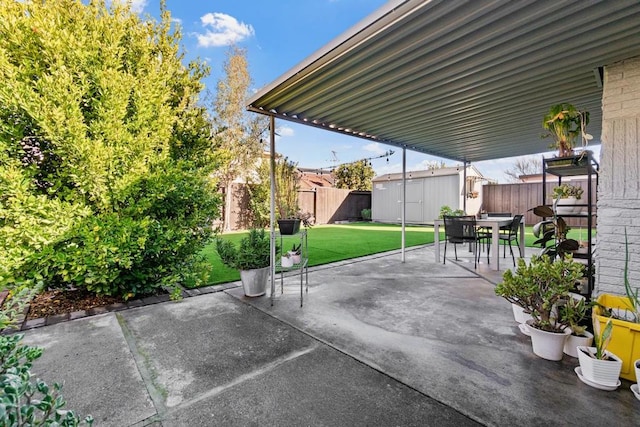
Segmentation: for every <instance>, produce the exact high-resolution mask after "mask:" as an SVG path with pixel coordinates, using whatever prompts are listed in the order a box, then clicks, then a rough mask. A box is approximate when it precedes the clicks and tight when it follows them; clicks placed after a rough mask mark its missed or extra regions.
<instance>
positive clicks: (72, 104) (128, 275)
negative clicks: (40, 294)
mask: <svg viewBox="0 0 640 427" xmlns="http://www.w3.org/2000/svg"><path fill="white" fill-rule="evenodd" d="M161 7H162V8H163V11H162V19H161V21H160V22H152V21H146V20H145V21H144V22H143V21H142V20H141V19H140V18H139V17H138V15H136V14H135V13H132V12H131V11H130V9H129V6H128V5H126V2H113V3H110V6H109V7H107V6H106V5H105V2H103V1H92V2H89V4H84V3H83V2H80V1H76V0H57V1H46V0H45V1H38V2H35V1H29V0H27V1H23V2H17V1H7V2H0V81H1V82H2V84H0V231H1V232H2V233H0V254H1V255H0V257H1V259H0V261H2V262H1V263H0V265H1V267H0V288H3V287H15V286H18V285H20V284H24V283H35V282H37V281H43V282H44V283H45V284H46V285H47V286H76V287H86V288H88V289H90V290H92V291H95V292H98V293H104V294H121V295H124V296H131V295H135V294H139V293H146V292H149V291H151V290H153V289H155V288H157V287H160V286H173V285H175V284H176V283H179V282H181V281H187V280H189V281H193V280H197V278H199V277H205V272H204V271H203V268H204V266H205V264H204V263H202V262H201V259H200V256H199V252H200V249H201V248H202V246H203V244H204V242H206V241H207V239H208V238H209V236H210V232H211V223H212V220H213V219H214V217H215V216H216V215H218V206H219V201H218V197H217V196H216V195H215V192H214V191H213V188H212V184H213V183H212V182H211V181H210V178H209V176H210V173H211V171H212V170H213V169H214V168H215V167H216V164H217V157H216V154H215V152H214V151H213V149H212V147H213V144H212V141H211V126H210V124H209V120H208V117H207V115H206V112H205V110H204V109H202V108H201V107H199V106H198V99H197V95H198V93H199V91H200V90H201V89H202V83H201V78H202V77H203V76H204V75H206V73H207V69H206V67H205V66H203V65H202V64H200V63H191V64H189V65H188V66H185V65H183V64H182V53H181V52H180V47H179V43H180V38H181V35H180V34H179V32H174V31H173V30H172V29H171V17H170V16H169V13H168V12H167V11H166V10H164V5H162V6H161Z"/></svg>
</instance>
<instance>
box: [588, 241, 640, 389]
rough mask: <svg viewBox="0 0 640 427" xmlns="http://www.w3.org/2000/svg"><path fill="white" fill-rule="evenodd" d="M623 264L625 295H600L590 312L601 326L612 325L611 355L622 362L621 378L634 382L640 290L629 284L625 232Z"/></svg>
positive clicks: (639, 347)
mask: <svg viewBox="0 0 640 427" xmlns="http://www.w3.org/2000/svg"><path fill="white" fill-rule="evenodd" d="M624 234H625V236H624V240H625V264H624V271H623V279H624V287H625V293H626V295H612V294H602V295H599V296H598V298H597V299H596V304H595V306H594V309H593V314H594V316H595V319H597V321H598V322H599V323H600V325H601V326H602V325H606V324H607V323H608V322H609V321H610V322H611V324H612V325H613V326H612V331H611V337H612V341H611V345H610V350H611V352H613V353H615V354H616V355H618V356H619V357H620V359H621V360H622V369H621V372H620V376H621V377H622V378H625V379H627V380H630V381H637V380H639V378H637V377H636V373H635V369H634V366H633V362H634V360H636V359H640V295H639V293H640V291H639V289H638V288H636V289H635V290H634V289H633V288H632V286H631V283H630V281H629V244H628V240H627V230H626V229H625V232H624Z"/></svg>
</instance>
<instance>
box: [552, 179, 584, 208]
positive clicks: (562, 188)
mask: <svg viewBox="0 0 640 427" xmlns="http://www.w3.org/2000/svg"><path fill="white" fill-rule="evenodd" d="M582 193H584V190H583V189H582V188H581V187H578V186H576V185H571V184H561V185H559V186H557V187H555V188H554V189H553V199H554V207H555V210H556V213H557V214H558V215H569V214H572V213H579V212H580V211H581V210H582V207H581V206H576V204H577V203H578V200H580V199H581V198H582Z"/></svg>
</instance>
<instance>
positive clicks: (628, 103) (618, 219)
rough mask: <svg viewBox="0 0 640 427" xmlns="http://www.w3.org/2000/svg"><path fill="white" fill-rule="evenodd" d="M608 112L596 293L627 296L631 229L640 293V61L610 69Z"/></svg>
mask: <svg viewBox="0 0 640 427" xmlns="http://www.w3.org/2000/svg"><path fill="white" fill-rule="evenodd" d="M602 108H603V122H602V150H601V161H600V165H601V172H600V184H599V188H598V236H597V246H596V269H597V272H596V293H601V292H607V293H618V294H624V282H623V269H624V260H625V248H624V230H625V226H626V230H627V235H628V239H629V253H630V254H629V255H630V263H629V265H630V269H629V277H630V282H631V284H632V286H633V287H640V143H639V137H638V135H639V134H640V57H637V58H631V59H627V60H625V61H622V62H619V63H616V64H612V65H609V66H607V67H605V72H604V87H603V97H602Z"/></svg>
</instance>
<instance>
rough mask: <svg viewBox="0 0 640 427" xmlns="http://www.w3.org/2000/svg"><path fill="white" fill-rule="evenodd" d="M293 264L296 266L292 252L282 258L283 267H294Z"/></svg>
mask: <svg viewBox="0 0 640 427" xmlns="http://www.w3.org/2000/svg"><path fill="white" fill-rule="evenodd" d="M293 264H295V260H294V259H293V256H291V253H290V252H285V253H283V254H282V255H281V256H280V265H281V266H282V267H284V268H289V267H293Z"/></svg>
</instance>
